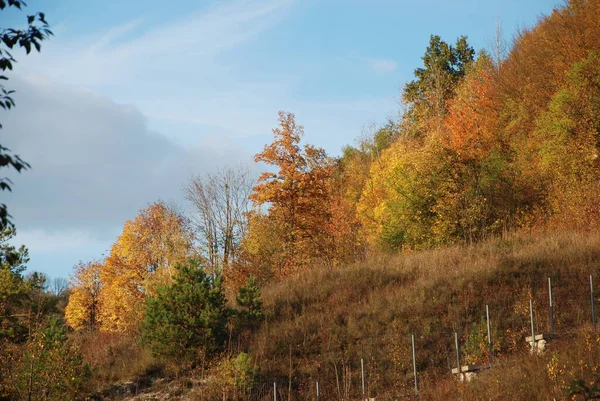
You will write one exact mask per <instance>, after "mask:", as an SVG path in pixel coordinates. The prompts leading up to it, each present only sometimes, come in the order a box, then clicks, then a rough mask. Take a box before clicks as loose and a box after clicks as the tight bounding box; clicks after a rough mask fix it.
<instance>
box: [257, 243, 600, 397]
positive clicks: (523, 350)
mask: <svg viewBox="0 0 600 401" xmlns="http://www.w3.org/2000/svg"><path fill="white" fill-rule="evenodd" d="M599 267H600V236H599V235H597V234H595V233H585V234H581V233H579V234H576V233H568V234H556V233H554V234H546V235H541V236H534V235H515V236H510V237H507V238H504V239H496V240H490V241H488V242H486V243H483V244H479V245H475V246H470V247H450V248H446V249H438V250H432V251H427V252H420V253H415V254H411V255H400V256H389V257H385V256H377V257H372V258H370V259H369V260H368V261H367V262H365V263H359V264H356V265H353V266H346V267H339V268H315V269H314V270H312V271H311V272H309V273H307V274H304V275H302V276H300V277H296V278H290V279H287V280H284V281H282V282H280V283H277V284H274V285H272V286H270V287H268V288H266V289H264V291H263V299H264V308H265V312H266V316H267V317H266V322H265V324H263V326H262V327H261V328H260V330H259V332H258V333H256V334H255V335H254V336H253V338H252V340H251V346H250V349H251V354H252V356H253V357H254V358H255V361H256V362H257V364H259V365H260V366H261V369H262V374H263V377H264V379H265V381H270V382H272V381H273V380H276V381H277V382H278V383H279V385H280V387H283V388H285V395H286V396H287V394H288V386H291V390H292V391H291V392H290V394H291V395H292V396H293V397H292V398H296V397H297V398H298V399H311V397H313V398H314V394H313V393H314V380H317V379H319V381H320V384H321V389H322V394H327V395H328V396H327V397H326V399H339V398H341V397H344V396H345V395H350V396H354V397H358V396H359V394H360V393H359V391H360V375H359V369H360V368H359V366H360V358H361V357H362V358H364V360H365V366H366V371H367V386H368V391H369V394H370V395H371V396H375V395H377V396H379V397H382V396H384V397H392V396H393V397H398V396H401V395H403V394H409V393H410V392H411V390H412V386H413V384H412V359H411V354H410V352H411V351H410V333H411V332H414V333H415V338H416V343H417V358H418V361H419V362H418V369H419V372H420V376H421V386H422V388H423V390H422V396H423V398H425V399H448V397H449V396H450V395H449V394H454V395H456V394H458V393H457V392H458V391H460V392H461V394H465V395H464V396H465V397H468V398H471V399H477V398H480V399H492V397H493V396H496V395H498V397H499V398H496V399H504V398H503V396H502V394H504V395H506V397H509V398H511V399H515V395H517V394H522V395H523V397H526V396H527V393H528V392H530V391H531V392H533V393H534V394H536V395H535V396H533V398H530V399H552V398H553V397H556V395H557V394H558V395H560V394H564V387H565V386H566V385H567V384H568V382H569V381H570V380H566V378H567V376H561V377H559V378H555V380H553V379H552V374H553V373H552V369H550V374H549V373H548V363H550V362H549V361H550V359H549V358H554V359H553V361H554V362H552V363H554V364H555V365H556V369H559V368H560V367H562V369H563V370H570V371H573V377H586V376H588V375H589V372H590V370H591V368H592V367H593V366H592V365H595V364H599V363H600V357H598V355H596V354H594V352H595V348H593V347H596V346H597V341H596V337H594V338H593V341H592V340H591V339H589V338H588V340H587V342H586V340H585V339H586V336H585V330H586V329H585V327H586V325H588V326H589V320H590V304H589V282H588V280H589V275H590V274H594V275H595V276H596V277H598V273H599V270H600V269H599ZM547 277H551V278H552V280H553V294H554V299H555V304H556V305H555V307H556V330H557V332H558V333H560V334H562V335H563V337H562V339H561V340H559V341H558V342H556V343H555V344H554V345H552V349H551V352H547V353H546V354H545V355H544V356H543V357H539V358H531V357H530V356H529V355H528V353H527V344H526V343H525V336H526V335H528V333H529V332H530V323H529V299H530V298H532V299H533V300H534V304H535V313H536V332H547V331H548V329H549V325H548V312H547V308H548V300H547V297H548V295H547ZM597 282H598V285H599V286H600V277H598V281H597ZM599 290H600V287H599ZM599 292H600V291H599ZM486 304H488V305H489V306H490V311H491V315H492V321H493V322H492V323H493V330H494V332H495V337H496V346H497V348H498V353H499V355H500V356H499V357H498V359H497V360H498V367H497V368H495V369H493V370H492V371H490V372H488V373H486V374H484V375H481V376H480V380H479V381H478V383H474V384H472V385H469V386H457V384H456V382H455V381H454V380H452V378H451V377H449V374H448V372H449V370H450V368H451V367H452V366H454V364H455V354H454V346H453V344H454V331H455V330H456V331H458V333H459V336H460V338H461V343H462V344H463V346H464V347H465V348H466V349H464V352H463V358H464V359H463V361H468V362H471V363H480V362H485V361H487V356H486V355H485V349H486V346H485V325H484V321H482V319H483V317H484V316H485V305H486ZM468 338H470V344H469V345H466V346H465V341H466V340H467V339H468ZM592 343H593V344H592ZM589 344H592V345H589ZM594 344H595V345H594ZM582 347H583V348H582ZM586 347H587V348H586ZM590 347H592V348H593V349H592V348H590ZM577 350H579V351H577ZM582 350H585V351H582ZM590 351H593V352H590ZM578 352H579V353H578ZM581 355H586V358H587V359H586V361H585V363H586V364H587V365H585V366H587V369H584V368H582V367H581V366H583V365H581V360H578V359H577V358H580V357H581ZM584 359H585V358H584ZM569 364H578V365H580V366H579V368H578V369H577V370H575V369H574V368H573V369H572V368H570V367H569V366H570V365H569ZM559 365H560V366H559ZM563 365H564V366H563ZM503 366H504V367H503ZM552 366H554V365H552V364H551V367H552ZM569 377H570V376H569ZM534 379H535V380H534ZM530 380H533V381H530ZM561 380H562V381H561ZM523 384H526V385H523ZM474 389H478V390H477V391H475V390H474ZM484 389H486V390H485V391H486V392H487V393H482V392H480V391H479V390H481V391H483V390H484ZM519 391H521V393H519ZM492 393H493V394H492ZM478 394H479V395H478ZM450 398H455V396H451V397H450ZM518 398H520V397H517V399H518Z"/></svg>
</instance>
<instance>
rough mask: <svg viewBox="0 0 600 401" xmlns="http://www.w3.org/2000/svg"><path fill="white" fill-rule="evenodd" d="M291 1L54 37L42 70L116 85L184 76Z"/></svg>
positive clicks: (225, 6)
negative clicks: (149, 77) (138, 79)
mask: <svg viewBox="0 0 600 401" xmlns="http://www.w3.org/2000/svg"><path fill="white" fill-rule="evenodd" d="M292 3H293V0H270V1H256V0H255V1H236V2H226V3H218V4H219V5H217V6H213V7H210V8H208V9H205V10H201V11H198V12H195V13H193V14H191V15H189V16H186V17H183V18H179V19H175V20H172V21H169V22H166V23H164V24H163V25H154V26H147V25H146V23H145V21H144V19H143V18H139V19H135V20H132V21H129V22H127V23H125V24H122V25H119V26H114V27H111V28H108V29H107V30H106V31H105V32H102V33H100V34H96V35H93V36H86V37H83V38H78V39H71V38H68V37H66V38H61V37H57V38H54V39H53V40H52V41H50V42H49V43H48V44H47V45H46V47H45V49H44V55H43V56H42V57H43V58H44V64H45V65H44V71H43V73H44V74H46V75H48V76H49V77H50V78H52V79H56V80H59V81H61V82H64V83H70V84H75V85H84V86H100V85H117V84H119V83H123V82H127V81H128V80H130V79H131V78H134V77H139V76H140V75H142V76H143V75H145V74H151V75H152V76H154V78H155V79H157V80H158V78H160V79H161V80H170V79H173V78H175V77H173V76H171V77H169V76H168V75H169V74H173V71H175V70H176V71H177V74H185V73H189V72H195V71H198V70H199V69H204V68H206V66H207V64H208V65H210V63H211V62H212V60H213V59H214V57H216V56H217V55H218V54H220V53H222V52H225V51H227V50H230V49H232V48H234V47H235V46H237V45H239V44H241V43H244V42H247V41H249V40H252V39H254V38H256V37H257V35H258V34H260V33H261V32H263V31H265V30H266V29H268V28H269V27H271V26H273V25H275V24H277V23H278V22H280V21H281V20H282V19H283V18H284V17H285V16H286V15H287V13H288V12H289V10H290V8H291V5H292ZM62 32H63V35H68V28H66V27H63V29H62ZM38 57H39V56H38ZM35 58H36V57H33V58H29V60H25V62H24V63H23V64H25V65H28V66H30V67H31V68H35V67H33V65H37V66H39V61H37V60H34V59H35ZM32 62H33V63H36V64H32ZM174 67H176V68H174Z"/></svg>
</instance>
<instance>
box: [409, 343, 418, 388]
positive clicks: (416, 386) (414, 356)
mask: <svg viewBox="0 0 600 401" xmlns="http://www.w3.org/2000/svg"><path fill="white" fill-rule="evenodd" d="M411 339H412V357H413V374H414V376H415V395H418V394H419V384H418V382H417V354H416V352H415V335H414V334H411Z"/></svg>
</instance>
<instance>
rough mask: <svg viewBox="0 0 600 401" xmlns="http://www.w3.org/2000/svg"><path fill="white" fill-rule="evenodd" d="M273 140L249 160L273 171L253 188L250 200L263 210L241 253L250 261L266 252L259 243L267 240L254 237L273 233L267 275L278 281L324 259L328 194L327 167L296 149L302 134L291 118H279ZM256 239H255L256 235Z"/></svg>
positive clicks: (327, 162)
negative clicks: (247, 253)
mask: <svg viewBox="0 0 600 401" xmlns="http://www.w3.org/2000/svg"><path fill="white" fill-rule="evenodd" d="M273 133H274V135H275V140H274V141H273V143H271V144H269V145H266V146H265V148H264V150H263V151H262V152H260V153H258V154H257V155H256V157H255V161H256V162H264V163H266V164H268V165H271V166H275V167H277V170H278V171H277V172H276V173H273V172H265V173H263V174H262V175H261V176H260V177H259V179H258V183H257V185H256V186H255V187H254V188H253V192H252V194H251V195H250V199H251V200H252V201H253V202H254V204H255V206H257V207H261V206H266V207H267V208H268V211H267V213H266V214H265V215H261V214H260V212H259V211H258V210H257V211H256V212H254V217H253V218H251V220H250V231H252V230H254V232H251V233H250V234H249V235H248V238H247V241H246V247H247V249H248V250H249V251H250V254H251V255H252V254H253V255H259V254H261V253H263V250H264V249H266V248H272V246H273V245H274V244H273V243H270V244H269V243H268V241H262V239H267V238H268V236H266V235H263V234H258V233H257V231H261V230H263V232H264V230H268V231H271V232H272V231H274V230H275V231H276V232H278V233H279V235H278V236H279V240H278V241H277V242H278V243H279V244H278V247H277V249H271V250H270V251H269V254H270V256H271V263H272V265H271V266H270V269H271V270H272V271H273V272H274V273H275V274H276V275H279V276H282V275H286V274H289V273H291V272H294V271H298V270H301V269H302V268H305V267H306V266H307V264H308V263H309V262H311V261H314V260H317V259H320V260H322V259H325V260H327V259H328V258H329V255H330V254H331V252H330V250H331V236H330V235H328V231H329V229H330V222H331V211H330V208H329V205H330V198H331V195H330V192H329V187H328V182H329V179H330V177H331V174H332V169H333V164H332V161H331V159H330V158H329V157H328V156H327V154H326V153H325V151H324V150H323V149H321V148H316V147H314V146H311V145H305V146H304V147H303V148H301V147H300V145H299V143H300V139H301V137H302V136H303V134H304V130H303V127H302V126H299V125H296V122H295V119H294V115H293V114H291V113H284V112H280V113H279V127H278V128H275V129H274V130H273ZM257 234H258V235H257Z"/></svg>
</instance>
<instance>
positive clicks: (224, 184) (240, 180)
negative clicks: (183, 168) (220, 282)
mask: <svg viewBox="0 0 600 401" xmlns="http://www.w3.org/2000/svg"><path fill="white" fill-rule="evenodd" d="M184 192H185V196H186V199H187V200H188V201H189V202H190V203H191V204H192V206H193V208H194V215H193V217H192V223H193V227H194V229H195V236H196V238H197V240H198V241H199V242H200V249H201V252H202V254H203V256H204V259H205V260H206V268H207V271H209V272H211V274H213V275H216V274H218V272H219V271H222V270H223V269H227V268H229V267H231V264H232V263H233V262H234V261H235V260H236V258H237V257H238V254H239V246H240V242H241V240H242V238H243V236H244V234H245V232H246V229H247V227H248V212H249V211H250V201H249V199H248V196H249V195H250V193H251V192H252V179H251V177H250V171H249V170H248V169H247V168H245V167H241V166H240V167H238V168H231V167H226V168H224V169H221V170H219V171H218V172H217V173H216V174H207V175H206V176H205V177H196V178H194V179H192V180H191V181H190V182H189V183H188V184H187V186H186V187H185V189H184Z"/></svg>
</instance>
